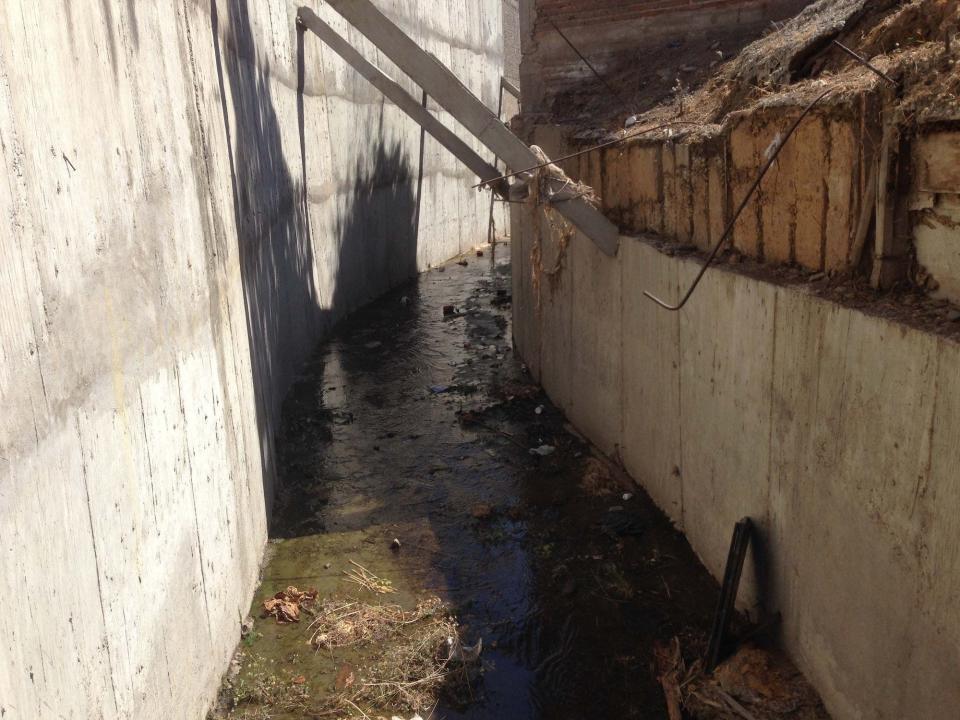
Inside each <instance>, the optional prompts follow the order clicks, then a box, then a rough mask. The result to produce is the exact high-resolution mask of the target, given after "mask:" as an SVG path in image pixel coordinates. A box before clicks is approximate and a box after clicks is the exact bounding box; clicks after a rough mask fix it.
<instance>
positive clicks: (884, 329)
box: [513, 206, 960, 720]
mask: <svg viewBox="0 0 960 720" xmlns="http://www.w3.org/2000/svg"><path fill="white" fill-rule="evenodd" d="M541 212H542V211H539V210H538V211H533V210H530V209H529V208H527V207H523V208H521V207H519V206H517V207H515V209H514V233H515V236H516V237H515V242H514V246H513V253H514V255H513V261H514V268H515V274H514V312H515V333H516V335H515V338H516V342H517V346H518V349H519V351H520V352H521V354H522V356H523V357H524V359H525V360H526V362H527V363H528V365H529V366H530V368H531V371H532V373H533V374H534V376H535V377H537V378H538V379H539V380H540V381H541V382H542V383H543V385H544V387H545V388H546V390H547V392H548V393H549V394H550V396H551V397H552V398H553V399H554V400H555V401H556V402H557V403H558V404H559V405H560V406H561V407H562V408H563V409H564V410H565V412H566V413H567V414H568V415H569V417H570V418H571V420H572V422H573V423H574V424H575V425H576V426H577V427H579V428H580V429H581V430H583V431H584V432H585V433H586V434H587V435H588V436H589V437H590V438H591V439H592V440H593V441H594V442H595V443H596V444H597V445H598V446H600V447H601V448H603V449H604V450H606V451H608V452H613V451H617V452H619V455H620V457H621V458H622V459H623V462H624V463H625V465H626V468H627V470H628V471H629V472H630V473H631V474H632V476H633V477H635V478H637V480H638V481H640V482H641V483H642V484H643V485H644V487H646V489H647V490H648V491H649V492H650V494H651V495H652V496H653V498H654V499H655V501H656V502H657V503H658V504H659V505H660V506H661V507H662V508H663V509H664V510H665V511H666V512H667V513H668V514H669V515H670V517H671V518H672V519H673V520H674V521H675V522H676V524H677V525H678V526H679V527H680V528H682V529H683V531H684V532H685V533H686V535H687V537H688V538H689V539H690V542H691V543H692V545H693V547H694V548H695V549H696V550H697V552H698V553H699V554H700V555H701V557H702V558H703V560H704V562H705V564H706V565H707V567H708V568H709V569H710V570H711V572H713V573H714V574H715V575H716V576H717V577H720V576H721V575H722V572H723V563H724V562H725V558H726V553H727V548H728V545H729V541H730V534H731V532H732V528H733V525H734V523H735V522H736V521H737V520H738V519H740V518H741V517H743V516H749V517H751V518H752V519H753V520H754V521H755V523H756V525H757V528H758V530H759V532H758V536H757V539H756V542H755V543H754V545H753V551H752V553H753V556H752V557H751V559H750V561H749V563H748V567H747V569H746V571H745V579H746V580H747V583H746V587H745V597H747V598H748V602H747V604H748V605H756V604H757V603H762V604H763V605H765V606H766V609H768V610H771V611H777V610H778V611H780V612H781V613H782V614H783V631H784V641H785V643H786V646H787V648H788V649H789V650H790V652H791V653H792V654H793V656H794V657H795V659H796V660H797V661H798V663H799V665H800V667H801V668H802V669H803V670H804V671H805V673H806V674H807V675H808V677H809V678H810V680H811V681H812V682H813V683H814V685H815V686H816V687H817V688H818V690H819V691H820V692H821V693H822V695H823V697H824V700H825V702H826V704H827V706H828V708H829V710H830V711H831V713H832V714H833V716H834V717H836V718H837V719H838V720H847V719H851V720H852V719H854V718H857V719H859V718H908V717H909V718H918V719H920V718H939V717H943V716H944V712H945V711H944V708H953V707H956V706H957V704H958V703H960V616H958V615H957V613H956V607H957V605H958V602H960V521H958V516H957V513H956V507H957V504H958V502H960V484H958V481H957V472H956V467H957V465H958V462H960V450H958V443H957V438H958V437H960V428H958V426H957V423H958V418H960V407H958V402H960V401H958V398H960V387H958V383H960V346H958V345H957V344H956V343H955V342H952V341H950V340H946V339H943V338H940V337H938V336H935V335H931V334H926V333H923V332H919V331H916V330H913V329H911V328H909V327H907V326H905V325H902V324H899V323H897V322H894V321H891V320H887V319H882V318H878V317H871V316H868V315H865V314H863V313H862V312H860V311H857V310H853V309H849V308H846V307H842V306H839V305H837V304H834V303H831V302H828V301H825V300H821V299H819V298H817V297H815V296H813V295H812V294H810V292H809V291H808V290H806V289H805V286H803V287H787V286H777V285H773V284H770V283H768V282H764V281H760V280H757V279H753V278H751V277H748V276H746V275H742V274H736V273H734V272H731V271H730V270H729V269H727V268H716V269H714V270H712V271H710V272H709V273H708V274H707V275H706V277H705V279H704V281H703V284H702V285H701V286H700V288H699V289H698V291H697V293H696V294H695V295H694V297H693V299H692V300H691V301H690V303H689V305H687V307H686V308H685V309H684V310H683V311H682V312H680V313H668V312H666V311H663V310H661V309H659V308H658V307H657V306H656V305H654V304H653V303H652V302H650V301H649V300H648V299H646V298H645V297H644V296H643V291H644V290H650V291H651V292H653V293H655V294H658V295H659V296H661V297H664V298H666V299H667V300H672V301H676V299H677V297H678V294H679V288H683V289H686V288H687V287H688V286H689V284H690V282H691V281H692V280H693V278H694V275H695V274H696V272H697V271H698V268H699V266H698V264H697V262H696V261H695V260H692V259H679V258H675V257H668V256H666V255H665V254H662V253H660V252H659V251H657V250H656V249H655V248H654V247H652V246H651V245H649V244H647V243H646V242H644V241H642V240H639V239H636V238H631V237H624V238H622V243H621V248H620V252H619V255H618V257H616V258H608V257H606V256H604V255H602V254H601V253H600V252H599V251H598V250H596V248H595V247H594V246H593V244H592V243H591V242H590V241H589V240H588V239H586V238H585V237H583V236H582V235H579V234H575V235H573V236H572V238H571V239H570V240H569V242H568V243H566V242H565V241H561V240H560V238H559V236H558V235H557V234H555V233H554V234H552V233H551V232H550V231H549V230H548V229H547V227H548V226H547V225H546V224H545V223H544V220H543V217H542V215H541V214H540V213H541ZM565 245H566V247H564V246H565ZM538 257H539V258H540V261H539V262H536V261H535V259H536V258H538Z"/></svg>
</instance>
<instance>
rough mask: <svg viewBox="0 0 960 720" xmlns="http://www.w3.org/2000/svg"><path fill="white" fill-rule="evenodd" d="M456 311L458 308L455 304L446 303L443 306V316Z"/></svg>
mask: <svg viewBox="0 0 960 720" xmlns="http://www.w3.org/2000/svg"><path fill="white" fill-rule="evenodd" d="M456 312H457V309H456V308H455V307H454V306H453V305H444V306H443V316H444V317H450V316H451V315H453V314H455V313H456Z"/></svg>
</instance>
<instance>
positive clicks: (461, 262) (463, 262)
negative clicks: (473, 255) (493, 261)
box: [457, 260, 470, 267]
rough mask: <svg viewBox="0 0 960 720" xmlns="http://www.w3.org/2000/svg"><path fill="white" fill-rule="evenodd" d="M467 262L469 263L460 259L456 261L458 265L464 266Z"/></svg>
mask: <svg viewBox="0 0 960 720" xmlns="http://www.w3.org/2000/svg"><path fill="white" fill-rule="evenodd" d="M469 264H470V263H468V262H467V261H466V260H460V261H459V262H458V263H457V265H459V266H460V267H466V266H467V265H469Z"/></svg>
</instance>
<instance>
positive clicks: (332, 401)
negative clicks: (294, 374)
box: [212, 245, 824, 720]
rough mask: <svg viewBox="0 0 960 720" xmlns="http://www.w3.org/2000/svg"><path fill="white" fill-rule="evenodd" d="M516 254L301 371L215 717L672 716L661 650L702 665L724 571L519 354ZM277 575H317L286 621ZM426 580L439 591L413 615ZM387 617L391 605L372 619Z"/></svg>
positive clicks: (353, 321)
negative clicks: (605, 454) (581, 429)
mask: <svg viewBox="0 0 960 720" xmlns="http://www.w3.org/2000/svg"><path fill="white" fill-rule="evenodd" d="M508 257H509V247H508V246H503V245H501V246H497V247H495V248H486V249H485V251H484V255H483V257H476V256H473V255H471V256H468V257H466V258H464V259H463V260H462V261H461V263H465V264H458V263H457V262H456V261H454V262H451V263H450V264H448V265H447V266H445V267H444V268H442V269H435V270H433V271H431V272H429V273H427V274H425V275H423V276H421V277H420V278H419V279H418V280H417V281H415V282H413V283H411V284H409V285H407V286H405V287H403V288H400V289H398V290H396V291H394V292H392V293H391V294H389V295H388V296H386V297H384V298H382V299H381V300H379V301H377V302H376V303H374V304H373V305H371V306H369V307H367V308H366V309H364V310H362V311H360V312H358V313H356V314H355V315H354V316H352V317H351V318H350V319H349V320H348V321H347V322H345V323H344V324H343V325H342V327H341V328H340V329H339V331H338V332H336V333H335V335H334V337H333V338H332V339H331V340H330V341H328V342H325V343H324V344H323V345H322V346H321V347H319V348H318V350H317V353H316V355H315V357H314V359H313V360H312V362H311V363H310V364H309V366H308V367H306V368H304V370H303V373H302V376H301V378H300V379H299V381H298V382H297V384H296V385H295V387H294V388H293V390H292V391H291V393H290V396H289V398H288V400H287V403H286V407H285V411H284V422H283V434H282V437H281V438H279V450H278V452H279V456H280V466H281V470H280V475H281V476H280V478H279V480H280V484H281V486H282V487H283V490H282V492H281V495H280V497H279V499H278V502H277V505H276V508H275V517H274V520H273V530H272V537H273V539H272V540H271V543H270V546H269V548H268V554H267V560H266V563H265V566H264V570H263V582H262V586H261V588H260V589H259V591H258V592H257V595H256V597H255V599H254V602H253V606H252V608H251V611H250V615H251V618H252V627H251V625H250V623H249V621H248V623H247V625H246V626H245V632H244V637H243V639H242V640H241V642H240V645H239V649H238V652H237V657H236V659H235V661H234V666H233V668H232V671H231V673H230V675H229V676H228V678H226V680H225V683H224V686H223V690H222V691H221V698H220V707H219V709H218V710H216V711H215V712H214V713H213V714H212V716H214V717H221V718H327V717H343V718H353V717H356V718H362V717H371V718H376V717H385V718H392V717H394V716H397V717H403V718H410V717H411V716H412V715H413V714H414V713H415V712H419V713H420V715H421V716H422V717H423V718H425V719H426V718H428V717H431V716H432V717H434V718H442V717H445V718H471V719H480V718H488V719H493V718H498V719H504V718H544V719H547V720H563V719H566V718H570V719H580V718H584V719H586V718H590V719H595V718H624V719H626V718H667V717H669V715H668V709H667V706H666V703H665V700H664V690H663V687H662V686H661V683H660V680H659V675H661V674H662V657H661V666H660V670H659V671H658V669H657V668H658V665H657V660H656V656H657V648H659V649H660V653H661V656H663V654H664V653H667V654H670V653H672V652H673V651H674V649H675V648H679V649H680V656H681V657H680V658H675V660H676V659H680V660H681V661H682V663H683V666H684V668H689V667H690V666H691V665H693V666H694V668H695V660H696V658H697V657H699V656H700V655H702V653H703V651H704V649H705V644H706V637H707V633H708V631H709V627H710V623H711V620H712V614H713V610H714V606H715V603H716V598H717V594H718V592H719V589H718V586H717V583H716V582H715V581H714V580H713V579H712V578H711V577H710V576H709V575H708V574H707V573H706V571H705V570H704V569H703V568H702V566H701V565H700V564H699V562H698V560H697V558H696V557H695V555H694V554H693V553H692V551H691V550H690V548H689V546H688V544H687V542H686V541H685V539H684V538H683V536H682V535H681V534H680V533H678V532H676V531H675V530H674V529H673V528H672V526H671V525H670V523H669V522H668V521H667V520H666V519H665V517H664V516H663V515H662V514H661V513H660V512H659V511H658V510H657V509H656V507H655V506H653V504H652V503H651V502H650V501H649V500H648V499H647V498H646V496H645V495H644V494H643V492H642V490H640V489H638V488H637V487H635V486H634V485H632V483H631V482H630V481H629V479H628V478H626V477H625V476H623V474H622V473H621V472H620V471H619V470H618V468H617V467H616V466H615V465H614V464H612V463H609V462H608V461H606V460H605V459H602V458H598V457H596V456H595V455H594V453H593V452H592V450H591V448H590V446H588V445H587V444H585V443H584V442H582V441H581V440H580V439H578V437H577V436H576V435H575V434H574V433H573V431H572V428H570V427H569V426H568V425H566V423H565V419H564V418H563V417H562V416H561V414H560V413H559V412H558V411H557V410H555V409H554V408H553V407H552V406H551V405H550V403H549V401H548V400H547V398H546V397H545V396H544V395H543V393H542V392H541V391H540V390H539V388H537V387H536V386H535V385H534V384H533V383H532V381H531V379H530V377H529V376H528V375H527V374H526V371H525V369H524V367H523V364H522V362H521V360H520V359H518V358H516V357H515V356H514V354H513V351H512V348H511V340H510V338H511V328H510V306H509V300H510V298H509V292H510V275H509V272H510V269H509V265H508V264H507V258H508ZM451 305H452V306H453V308H452V310H453V312H452V313H451V308H450V307H446V308H445V306H451ZM532 449H540V451H541V453H542V455H541V454H536V453H531V450H532ZM551 449H553V451H552V452H551ZM394 540H398V541H399V548H397V547H396V544H395V543H394ZM361 568H362V569H361ZM349 573H353V574H354V577H356V574H361V575H364V574H366V577H368V578H374V577H375V578H376V579H377V580H374V581H373V582H372V583H370V584H368V585H367V587H363V586H361V585H359V584H357V583H356V582H354V581H352V580H351V577H350V576H349ZM288 587H295V588H297V589H298V591H299V592H305V591H306V592H309V593H310V595H309V596H308V598H307V599H306V600H305V601H304V605H303V608H302V611H301V615H300V618H299V622H287V623H280V622H278V620H277V617H275V616H269V615H268V616H266V617H262V615H263V614H264V602H265V601H269V600H270V598H271V597H272V596H274V595H275V594H276V593H281V592H283V591H284V590H285V589H286V588H288ZM371 587H373V588H374V589H373V590H371V589H370V588H371ZM376 589H380V590H385V591H387V592H382V593H378V592H376V591H375V590H376ZM313 591H315V599H314V597H313ZM283 597H287V596H281V598H283ZM432 598H437V599H438V600H439V602H440V603H442V608H441V607H440V606H435V605H426V606H425V605H422V604H421V605H420V608H421V611H420V612H419V613H417V612H416V610H415V609H416V608H417V607H418V603H424V602H430V600H431V599H432ZM294 604H296V603H294ZM274 605H277V603H274ZM424 607H427V608H429V609H428V610H427V611H424V610H423V608H424ZM341 608H346V610H341ZM361 608H365V609H366V610H365V612H366V615H365V614H364V613H361V612H359V610H360V609H361ZM384 608H387V610H384ZM384 612H386V614H387V616H389V617H392V618H393V619H394V620H396V619H397V618H398V617H400V618H402V621H401V622H399V623H394V624H393V625H390V626H389V627H386V628H385V627H379V626H377V622H379V621H378V620H377V619H376V618H380V619H381V620H382V617H383V613H384ZM329 613H333V614H334V615H336V617H337V618H340V619H339V620H336V618H334V620H333V621H331V622H326V624H325V625H323V627H321V626H320V625H317V624H316V623H317V622H321V623H323V622H325V621H324V615H325V614H329ZM351 613H354V614H351ZM391 613H392V614H391ZM397 613H400V615H399V616H398V615H397ZM363 617H366V618H367V620H366V622H368V624H367V625H364V626H363V627H362V628H359V626H358V625H357V623H358V622H360V620H359V618H363ZM371 618H373V619H371ZM281 619H282V618H281ZM287 619H289V618H287ZM408 620H409V622H407V621H408ZM414 620H416V621H414ZM337 623H339V625H338V624H337ZM345 623H348V624H345ZM345 628H346V629H345ZM318 629H319V630H323V632H322V633H320V634H319V640H318ZM738 629H743V628H742V627H741V628H738ZM336 633H339V635H338V637H339V638H340V640H341V641H342V642H341V643H340V644H338V643H337V642H335V641H334V640H331V639H330V637H333V635H334V634H336ZM451 633H453V634H457V633H458V634H459V636H460V638H461V640H462V643H463V645H464V646H466V647H472V646H474V644H475V643H477V642H478V641H481V640H482V650H481V652H480V656H479V659H478V660H476V661H468V662H467V663H465V664H457V665H456V666H454V665H453V664H450V663H448V662H447V659H448V656H449V652H450V651H449V644H448V643H446V642H445V638H446V637H448V636H450V634H451ZM328 634H329V635H330V637H328ZM411 643H414V644H416V643H419V645H417V648H416V649H417V651H418V652H419V656H418V658H419V659H417V660H416V662H417V663H421V665H418V667H417V668H395V669H394V670H395V672H393V674H391V673H390V672H389V671H387V672H386V674H385V670H384V665H385V664H389V663H390V662H396V663H398V664H403V663H411V662H414V661H413V660H411V657H412V656H411V655H410V654H409V653H407V655H403V654H402V653H401V652H400V651H398V650H397V648H398V647H401V648H407V650H409V648H410V647H411ZM404 652H406V651H404ZM431 662H435V663H436V664H435V665H430V663H431ZM422 663H426V664H427V665H430V667H429V668H427V669H426V670H424V669H423V667H422ZM414 664H416V663H414ZM778 667H779V666H778ZM437 668H439V675H440V676H441V678H440V680H438V679H437V675H436V673H434V671H435V670H436V669H437ZM417 669H419V671H420V672H421V673H425V674H426V675H427V676H428V677H418V676H416V670H417ZM447 674H449V676H447ZM681 679H682V677H681ZM781 679H782V678H781ZM798 682H799V685H800V686H801V687H800V689H799V690H798V689H797V684H798ZM791 683H792V684H791ZM786 685H789V686H790V687H788V688H787V689H786V690H784V691H783V692H785V693H786V694H787V696H788V697H787V700H788V701H789V702H787V703H786V705H784V704H783V703H781V705H780V706H778V707H780V710H781V712H779V714H769V713H764V712H762V708H760V709H759V710H758V709H755V710H754V715H755V716H756V717H758V718H761V717H804V718H806V717H810V718H813V717H824V715H823V714H821V713H822V711H821V710H819V704H818V702H817V701H816V700H815V699H811V698H810V696H809V693H808V691H807V690H806V689H805V687H804V686H803V683H802V681H801V680H798V678H796V677H792V678H789V679H788V682H786ZM364 688H365V689H364ZM373 690H377V692H372V691H373ZM791 693H792V695H791ZM376 697H379V698H380V699H379V700H376ZM371 698H374V699H373V700H371ZM780 699H781V700H783V698H780ZM744 702H746V700H744ZM418 705H422V706H418ZM704 707H705V708H706V714H705V715H703V716H707V715H710V707H709V700H708V701H707V705H705V706H704ZM784 709H786V710H788V711H789V712H786V711H784ZM721 710H724V708H720V709H717V710H716V712H715V714H714V715H713V716H715V717H737V713H736V712H735V711H730V712H729V713H727V712H725V711H724V712H722V711H721ZM725 710H730V709H729V708H725Z"/></svg>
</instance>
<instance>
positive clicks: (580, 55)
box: [547, 17, 631, 112]
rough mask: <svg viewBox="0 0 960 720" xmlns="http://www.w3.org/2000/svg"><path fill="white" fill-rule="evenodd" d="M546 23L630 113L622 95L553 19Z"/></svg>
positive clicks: (550, 18) (548, 19)
mask: <svg viewBox="0 0 960 720" xmlns="http://www.w3.org/2000/svg"><path fill="white" fill-rule="evenodd" d="M547 22H548V23H550V24H551V25H552V26H553V29H554V30H556V31H557V34H558V35H559V36H560V37H562V38H563V41H564V42H565V43H566V44H567V45H569V46H570V49H571V50H573V51H574V52H575V53H576V54H577V57H578V58H580V59H581V60H582V61H583V64H584V65H586V66H587V67H588V68H590V72H592V73H593V74H594V75H595V76H596V77H597V80H599V81H600V82H601V83H603V86H604V87H605V88H606V89H607V92H608V93H610V94H611V95H612V96H613V98H614V100H616V101H617V102H619V103H620V104H621V106H622V107H623V109H624V110H626V111H627V112H630V109H631V108H630V103H629V102H628V101H627V99H626V98H625V97H624V96H623V94H622V93H620V92H619V91H617V90H616V89H615V88H614V87H613V85H611V84H610V83H609V82H607V79H606V78H605V77H603V75H601V74H600V71H599V70H597V69H596V68H595V67H594V66H593V63H592V62H590V61H589V60H587V58H586V56H585V55H584V54H583V53H582V52H580V50H579V49H578V48H577V46H576V45H574V44H573V42H571V40H570V38H568V37H567V36H566V34H565V33H564V32H563V30H561V29H560V28H559V26H558V25H557V24H556V23H555V22H554V21H553V18H552V17H547Z"/></svg>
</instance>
